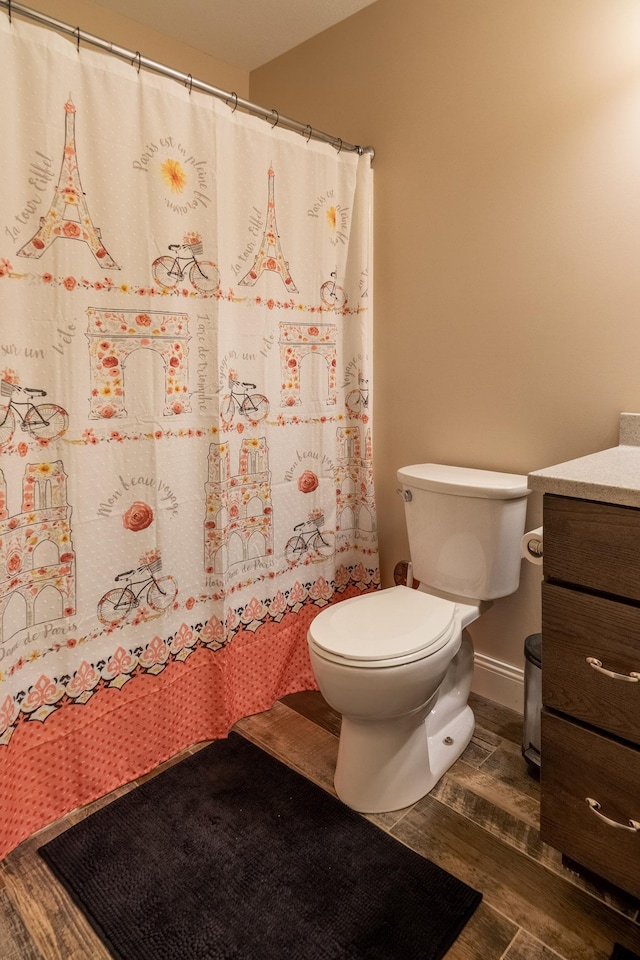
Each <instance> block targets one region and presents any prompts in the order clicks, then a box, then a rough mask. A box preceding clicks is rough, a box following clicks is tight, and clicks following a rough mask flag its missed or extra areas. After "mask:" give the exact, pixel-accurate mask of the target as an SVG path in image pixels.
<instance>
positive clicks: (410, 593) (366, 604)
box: [308, 586, 460, 667]
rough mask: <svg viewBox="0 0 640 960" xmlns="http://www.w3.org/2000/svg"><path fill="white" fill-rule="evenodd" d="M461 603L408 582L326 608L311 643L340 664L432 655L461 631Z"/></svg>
mask: <svg viewBox="0 0 640 960" xmlns="http://www.w3.org/2000/svg"><path fill="white" fill-rule="evenodd" d="M455 614H456V604H455V603H453V602H452V601H451V600H444V599H442V598H441V597H434V596H432V595H431V594H428V593H423V592H422V591H420V590H411V589H409V588H408V587H404V586H398V587H390V588H389V589H387V590H381V591H379V592H378V593H369V594H366V595H363V596H359V597H352V598H351V599H349V600H343V601H342V602H340V603H336V604H334V605H333V606H331V607H327V608H326V609H325V610H323V611H322V613H320V614H319V615H318V616H317V617H316V618H315V620H313V621H312V622H311V625H310V627H309V638H308V639H309V643H310V644H312V645H313V647H314V649H315V651H316V653H317V654H318V655H319V656H321V657H324V659H326V660H331V661H333V662H334V663H350V664H351V665H352V666H357V667H389V666H396V665H400V664H402V663H411V662H413V661H415V660H421V659H423V658H424V657H428V656H431V655H432V654H433V653H435V652H436V651H437V650H440V649H441V648H442V647H443V646H444V645H445V644H446V643H448V642H449V640H451V638H452V637H453V636H454V635H455V633H456V630H458V632H459V631H460V624H459V623H457V621H456V617H455Z"/></svg>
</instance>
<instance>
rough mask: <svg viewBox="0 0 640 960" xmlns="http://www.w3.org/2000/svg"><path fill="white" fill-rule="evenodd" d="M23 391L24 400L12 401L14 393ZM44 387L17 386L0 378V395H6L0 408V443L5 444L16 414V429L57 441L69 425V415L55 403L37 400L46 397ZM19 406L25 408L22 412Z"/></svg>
mask: <svg viewBox="0 0 640 960" xmlns="http://www.w3.org/2000/svg"><path fill="white" fill-rule="evenodd" d="M16 393H23V394H25V395H26V397H27V399H26V400H16V399H15V398H14V394H16ZM46 395H47V391H46V390H37V389H35V388H34V387H20V386H18V384H17V383H11V382H10V381H9V380H0V396H2V397H8V398H9V402H8V403H7V406H6V408H5V410H4V411H0V446H2V445H3V444H5V443H8V442H9V440H10V439H11V437H12V436H13V433H14V431H15V429H16V416H18V418H19V419H20V428H21V429H22V430H25V431H26V432H27V433H30V434H31V436H32V437H33V438H34V439H35V440H57V439H58V438H59V437H61V436H62V434H63V433H64V432H65V431H66V429H67V427H68V426H69V415H68V414H67V411H66V410H63V408H62V407H59V406H58V405H57V404H56V403H39V404H35V403H34V402H33V401H34V399H35V398H36V397H46ZM19 407H26V408H27V409H26V411H25V412H24V413H22V411H21V410H19V409H18V408H19Z"/></svg>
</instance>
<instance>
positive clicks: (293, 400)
mask: <svg viewBox="0 0 640 960" xmlns="http://www.w3.org/2000/svg"><path fill="white" fill-rule="evenodd" d="M337 342H338V328H337V326H336V324H335V323H314V324H310V325H308V326H307V325H306V324H302V323H284V322H283V323H281V324H280V372H281V376H282V381H281V382H282V388H281V401H280V402H281V405H282V406H283V407H292V406H298V405H299V404H300V403H301V399H300V361H301V360H302V359H303V358H304V357H305V356H307V355H308V354H310V353H314V354H316V355H318V356H321V357H324V360H325V362H326V364H327V372H328V381H327V382H328V396H327V397H318V398H317V399H324V400H325V401H326V403H328V404H334V403H335V402H336V399H337V395H336V366H337V358H336V351H337Z"/></svg>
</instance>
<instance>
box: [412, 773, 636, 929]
mask: <svg viewBox="0 0 640 960" xmlns="http://www.w3.org/2000/svg"><path fill="white" fill-rule="evenodd" d="M430 796H431V797H432V798H433V799H435V800H438V801H440V803H443V804H445V805H446V806H448V807H450V808H451V809H452V810H455V811H456V812H457V813H459V814H461V815H462V816H464V817H467V818H468V819H469V820H472V821H473V822H474V823H477V824H478V826H480V827H482V829H483V830H486V832H487V833H489V834H492V835H493V836H494V837H495V838H496V839H497V840H500V841H502V842H503V843H507V844H508V845H509V846H512V847H513V848H514V849H515V850H518V851H519V852H520V853H522V854H524V855H525V856H527V857H530V858H531V859H533V860H535V861H537V862H538V863H540V864H542V865H543V866H544V867H546V868H547V869H548V870H552V871H553V872H554V873H556V874H557V875H558V876H560V877H562V878H563V879H565V880H567V881H568V882H570V883H574V884H575V885H576V886H578V887H580V888H581V889H582V890H585V891H587V892H588V893H590V894H592V895H595V896H597V897H598V898H599V899H601V900H602V901H603V902H604V903H606V904H608V905H609V906H610V907H612V908H613V909H615V910H618V911H619V912H620V913H622V914H623V915H624V916H626V917H629V918H630V919H632V920H634V919H636V917H637V913H638V902H637V900H635V899H634V898H633V897H632V896H631V895H630V894H627V893H625V892H624V891H622V890H620V889H618V888H617V887H614V886H613V885H612V884H609V883H608V882H607V881H606V880H603V879H602V878H600V877H596V876H595V875H593V874H586V873H576V871H575V870H569V869H567V867H566V866H565V864H564V862H563V857H562V854H561V852H560V851H559V850H557V849H556V848H555V847H552V846H549V845H548V844H546V843H543V842H542V840H541V839H540V832H539V823H540V817H539V812H540V804H539V803H538V802H537V801H536V800H532V799H531V798H530V797H528V796H526V795H524V794H521V793H519V792H518V790H516V789H515V788H514V787H512V786H511V785H510V784H508V783H504V782H502V781H501V780H495V779H494V778H493V777H491V776H488V775H487V774H485V773H484V771H482V770H474V769H472V768H469V767H468V765H467V764H465V763H464V762H463V761H462V760H458V762H457V763H455V764H454V765H453V766H452V767H451V768H450V770H449V771H448V772H447V773H446V774H445V776H444V777H443V778H442V780H441V781H440V782H439V783H438V784H436V786H435V787H434V789H433V790H432V791H431V794H430Z"/></svg>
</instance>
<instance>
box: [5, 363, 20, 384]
mask: <svg viewBox="0 0 640 960" xmlns="http://www.w3.org/2000/svg"><path fill="white" fill-rule="evenodd" d="M0 377H1V378H2V379H3V380H4V381H5V383H12V384H13V385H14V386H15V387H17V386H18V384H19V383H20V378H19V377H18V374H17V373H16V371H15V370H12V369H11V368H10V367H5V368H4V370H3V371H2V373H0Z"/></svg>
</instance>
